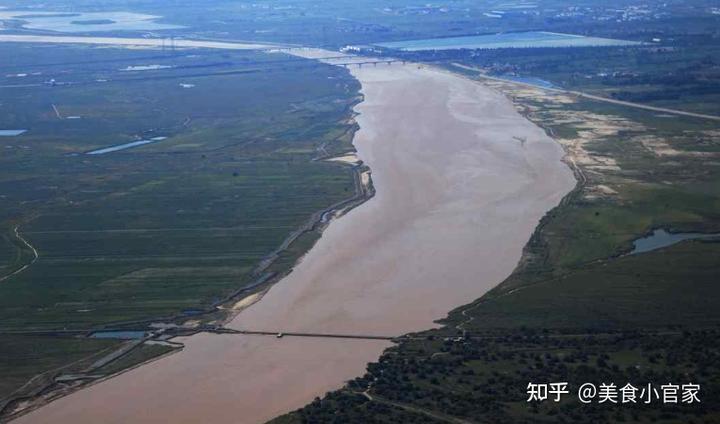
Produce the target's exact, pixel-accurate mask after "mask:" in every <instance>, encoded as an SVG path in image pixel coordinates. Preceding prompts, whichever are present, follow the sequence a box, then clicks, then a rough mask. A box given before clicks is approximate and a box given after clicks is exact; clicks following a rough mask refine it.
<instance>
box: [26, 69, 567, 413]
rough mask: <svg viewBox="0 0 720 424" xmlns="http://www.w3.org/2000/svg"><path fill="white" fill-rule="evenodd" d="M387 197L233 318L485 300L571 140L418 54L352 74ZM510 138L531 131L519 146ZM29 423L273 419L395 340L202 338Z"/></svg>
mask: <svg viewBox="0 0 720 424" xmlns="http://www.w3.org/2000/svg"><path fill="white" fill-rule="evenodd" d="M351 72H352V73H353V75H354V76H355V77H357V78H358V79H359V80H360V82H361V83H362V91H363V94H364V95H365V100H364V102H362V103H361V104H359V105H358V106H357V108H356V111H357V112H358V113H359V116H358V117H357V121H358V123H359V125H360V128H361V129H360V131H359V132H358V133H357V134H356V137H355V140H354V143H355V146H356V148H357V151H358V155H359V157H360V158H361V159H362V160H364V161H365V162H366V163H367V164H368V165H369V166H370V168H371V169H372V178H373V182H374V185H375V188H376V190H377V194H376V196H375V197H374V198H373V199H371V200H370V201H368V202H367V203H365V204H363V205H361V206H360V207H358V208H356V209H354V210H352V211H351V212H350V213H348V214H346V215H345V216H343V217H341V218H339V219H336V220H335V221H333V222H332V223H331V224H330V226H329V227H328V228H327V230H326V231H325V233H324V234H323V236H322V238H321V239H320V240H319V241H318V243H317V244H316V245H315V247H313V248H312V249H311V250H310V252H309V253H308V254H307V255H306V256H305V257H304V258H303V260H302V261H301V262H300V264H299V265H298V266H297V267H296V268H295V270H294V271H293V272H292V273H291V274H290V275H289V276H287V277H286V278H284V279H283V280H282V281H280V282H279V283H277V284H276V285H275V286H273V287H272V288H271V289H270V290H269V292H268V293H267V294H266V295H265V296H264V297H263V298H262V300H260V301H259V302H257V303H255V304H254V305H252V306H251V307H249V308H248V309H246V310H245V311H243V312H242V313H240V314H239V315H238V316H237V317H236V318H235V319H234V320H233V321H232V322H231V323H230V324H229V326H230V327H231V328H238V329H250V330H269V331H306V332H331V333H349V334H370V335H391V336H396V335H401V334H404V333H407V332H412V331H419V330H423V329H427V328H430V327H433V326H435V325H436V324H435V323H434V321H435V320H437V319H439V318H443V317H444V316H445V315H446V313H447V312H448V311H449V310H451V309H453V308H455V307H457V306H460V305H462V304H465V303H468V302H470V301H472V300H473V299H476V298H478V297H480V296H482V295H483V294H484V293H485V292H486V291H488V290H489V289H491V288H492V287H494V286H495V285H497V284H498V283H500V282H501V281H502V280H503V279H504V278H506V277H507V276H508V275H509V274H510V272H511V271H512V270H513V268H514V267H515V266H516V264H517V262H518V260H519V258H520V255H521V252H522V248H523V246H524V245H525V243H526V242H527V240H528V239H529V237H530V235H531V234H532V232H533V230H534V228H535V226H536V225H537V223H538V221H539V219H540V218H541V217H542V216H543V215H544V214H545V213H546V212H547V211H548V210H550V209H551V208H553V207H554V206H555V205H557V204H558V202H559V201H560V199H561V198H562V197H563V196H564V195H565V194H566V193H567V192H568V191H570V190H571V189H572V187H573V186H574V184H575V180H574V178H573V175H572V173H571V171H570V170H569V168H568V167H567V166H566V165H565V164H563V163H562V162H561V158H562V156H563V151H562V149H561V148H560V147H559V146H558V145H557V144H556V143H555V142H554V141H553V140H552V139H550V138H549V137H548V136H546V135H545V133H544V131H542V130H541V129H540V128H538V127H537V126H535V125H533V124H532V123H530V122H529V121H528V120H526V119H525V118H524V117H522V116H521V115H519V114H518V113H517V111H516V110H515V108H514V106H513V105H512V104H511V103H510V102H509V101H508V100H507V99H506V98H505V97H503V96H502V95H500V94H498V93H496V92H494V91H492V90H490V89H488V88H487V87H484V86H482V85H480V84H477V83H475V82H472V81H470V80H468V79H465V78H462V77H459V76H455V75H451V74H449V73H446V72H443V71H440V70H436V69H432V68H427V67H419V66H418V65H378V66H377V67H373V66H364V67H362V68H359V69H358V68H354V69H351ZM513 137H525V138H527V142H526V143H520V142H519V141H517V140H516V139H514V138H513ZM182 341H183V342H184V343H186V347H185V349H184V350H183V351H182V352H180V353H177V354H174V355H170V356H168V357H165V358H163V359H160V360H157V361H155V362H152V363H150V364H147V365H145V366H142V367H139V368H135V369H133V370H130V371H128V372H125V373H123V374H121V375H119V376H117V377H115V378H112V379H109V380H106V381H103V382H100V383H98V384H95V385H92V386H90V387H88V388H86V389H83V390H81V391H78V392H76V393H73V394H71V395H69V396H66V397H63V398H61V399H59V400H56V401H54V402H52V403H51V404H49V405H47V406H45V407H43V408H40V409H38V410H36V411H34V412H31V413H30V414H27V415H25V416H23V417H21V418H20V419H18V420H17V422H18V423H56V424H58V423H68V424H69V423H73V424H75V423H130V422H131V423H167V422H172V423H200V422H232V423H261V422H264V421H266V420H268V419H270V418H272V417H274V416H277V415H278V414H282V413H285V412H288V411H290V410H293V409H295V408H298V407H301V406H303V405H304V404H305V403H307V402H308V401H311V400H312V399H313V398H314V397H315V396H322V395H323V394H324V393H325V392H326V391H328V390H332V389H335V388H339V387H341V386H342V385H343V383H344V382H345V381H347V380H348V379H351V378H353V377H355V376H358V375H361V374H363V372H364V369H365V366H366V363H367V362H370V361H373V360H375V359H377V358H378V356H379V355H380V354H381V353H382V351H383V349H385V348H386V347H388V346H389V345H390V344H389V342H385V341H370V340H345V339H320V338H296V337H284V338H282V339H276V338H274V337H267V336H264V337H263V336H240V335H213V334H199V335H196V336H192V337H189V338H186V339H185V340H182Z"/></svg>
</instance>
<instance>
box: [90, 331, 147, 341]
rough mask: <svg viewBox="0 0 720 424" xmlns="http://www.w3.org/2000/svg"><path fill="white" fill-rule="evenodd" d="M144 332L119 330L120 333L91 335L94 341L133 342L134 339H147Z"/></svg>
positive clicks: (98, 332) (96, 333)
mask: <svg viewBox="0 0 720 424" xmlns="http://www.w3.org/2000/svg"><path fill="white" fill-rule="evenodd" d="M145 334H146V333H145V332H144V331H135V330H119V331H97V332H95V333H92V334H91V335H90V337H91V338H93V339H124V340H133V339H142V338H143V337H145Z"/></svg>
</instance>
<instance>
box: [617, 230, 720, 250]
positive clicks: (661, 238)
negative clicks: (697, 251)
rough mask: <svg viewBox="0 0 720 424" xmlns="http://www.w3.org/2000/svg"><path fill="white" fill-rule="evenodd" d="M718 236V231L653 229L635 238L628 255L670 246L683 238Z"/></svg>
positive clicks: (693, 238)
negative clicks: (672, 231)
mask: <svg viewBox="0 0 720 424" xmlns="http://www.w3.org/2000/svg"><path fill="white" fill-rule="evenodd" d="M715 237H720V233H716V234H708V233H668V232H667V231H665V230H663V229H659V230H655V231H653V232H652V234H650V235H649V236H646V237H643V238H640V239H637V240H635V241H634V242H633V250H632V251H631V252H630V253H629V254H630V255H634V254H638V253H645V252H651V251H653V250H657V249H661V248H663V247H668V246H672V245H673V244H676V243H680V242H681V241H684V240H695V239H711V238H715Z"/></svg>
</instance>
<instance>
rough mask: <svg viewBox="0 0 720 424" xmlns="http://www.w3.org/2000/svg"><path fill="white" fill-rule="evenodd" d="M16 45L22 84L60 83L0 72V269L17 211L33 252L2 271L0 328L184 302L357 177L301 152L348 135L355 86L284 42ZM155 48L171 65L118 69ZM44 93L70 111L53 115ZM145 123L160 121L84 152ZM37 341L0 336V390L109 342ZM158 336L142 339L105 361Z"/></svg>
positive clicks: (248, 265)
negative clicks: (282, 49)
mask: <svg viewBox="0 0 720 424" xmlns="http://www.w3.org/2000/svg"><path fill="white" fill-rule="evenodd" d="M29 47H30V46H17V45H2V46H0V50H1V51H3V55H4V56H5V55H6V54H7V57H8V58H11V59H10V60H8V62H4V63H3V64H0V69H4V71H6V72H7V73H8V74H9V73H11V72H12V71H13V70H15V72H21V71H22V70H30V69H33V70H37V71H39V72H42V75H39V76H38V75H30V76H28V77H27V79H26V80H24V81H23V82H24V83H28V84H32V83H42V81H45V80H47V79H49V78H56V80H57V81H59V82H72V83H73V84H72V85H57V86H50V85H45V84H40V85H39V86H30V87H16V88H3V96H4V97H3V102H1V103H0V128H26V129H28V132H27V133H26V134H24V135H22V136H20V137H13V138H3V140H2V142H3V146H2V148H3V154H2V155H0V169H1V171H0V229H1V230H2V232H1V233H0V234H1V235H2V236H1V237H0V269H1V270H2V274H1V275H6V274H9V273H10V272H12V271H13V270H15V269H18V268H19V267H21V266H22V265H23V264H26V263H28V262H29V260H30V259H31V255H30V250H29V249H27V248H26V247H23V245H22V243H20V242H19V241H18V240H17V239H16V238H15V236H14V233H13V229H14V227H15V225H18V224H19V225H20V234H21V236H22V237H24V238H26V239H27V240H28V241H29V242H30V243H31V244H32V245H33V246H34V247H35V248H36V249H37V251H38V253H39V258H38V260H37V261H36V262H35V263H33V264H32V265H31V266H30V267H29V268H27V269H26V270H25V271H23V272H21V273H19V274H17V275H14V276H12V277H10V278H9V279H7V280H5V281H3V282H2V283H0V329H1V330H5V331H6V330H22V331H27V330H32V329H45V330H61V329H88V328H98V327H103V326H112V325H121V323H124V322H129V321H151V320H158V319H161V318H163V317H171V316H178V315H179V316H183V315H188V316H189V315H191V314H193V313H195V312H196V311H198V310H202V309H205V308H207V307H209V306H211V305H212V304H213V303H214V302H217V301H219V300H221V299H223V298H224V297H225V296H227V295H228V294H231V293H233V292H235V291H236V290H238V289H239V288H242V287H243V286H245V285H247V284H249V283H251V282H252V281H253V276H252V270H253V269H254V268H255V266H256V265H257V264H258V263H259V262H260V261H261V260H262V259H263V258H264V257H265V256H266V255H268V254H269V253H271V252H273V251H274V250H275V249H276V248H277V247H278V246H279V245H280V244H281V243H282V242H283V240H285V238H286V237H288V236H289V235H290V234H291V233H292V232H293V231H295V230H296V229H297V228H298V227H300V226H301V225H303V224H304V223H305V222H307V220H309V219H310V217H311V216H312V215H313V214H314V213H315V212H317V211H319V210H322V209H325V208H327V207H329V206H330V205H332V204H334V203H336V202H339V201H341V200H344V199H346V198H349V197H351V196H352V195H353V194H354V181H353V176H352V173H351V171H350V170H349V169H348V168H347V167H343V166H340V165H337V164H331V163H328V162H324V161H321V160H313V159H315V158H316V156H317V155H318V153H317V149H318V147H319V146H321V145H324V146H325V150H327V151H329V152H331V153H332V152H343V151H347V150H349V149H352V145H351V137H352V132H353V130H354V128H355V127H354V124H353V123H352V121H351V120H350V118H351V117H352V106H353V105H354V103H355V102H356V101H357V91H358V88H359V86H358V83H357V82H356V81H355V80H354V79H352V78H351V77H350V75H349V74H348V72H347V71H346V70H343V69H341V68H336V67H331V66H328V65H322V64H318V63H316V62H311V61H306V60H302V59H293V58H290V57H288V56H284V55H281V54H274V55H267V54H260V53H253V52H222V53H218V52H208V51H202V50H198V51H192V52H176V53H162V52H158V51H143V52H141V51H132V50H123V49H113V48H92V47H72V46H70V47H68V46H43V47H38V48H35V49H32V48H29ZM191 53H192V54H191ZM286 61H290V62H292V63H291V65H292V66H290V67H288V66H286V65H282V63H284V62H286ZM152 63H162V64H169V65H172V66H174V68H172V69H165V70H161V71H145V72H125V71H120V69H123V68H125V67H127V66H131V65H137V64H152ZM279 63H280V64H279ZM231 72H232V73H231ZM3 75H6V73H3ZM98 80H107V82H98ZM14 82H15V80H13V79H12V78H10V77H5V76H2V77H0V84H13V83H14ZM180 83H191V84H195V87H194V88H189V89H185V88H182V87H180ZM53 104H54V105H55V106H56V107H57V108H58V110H59V111H60V113H61V115H62V116H63V117H67V116H73V115H76V116H80V117H81V118H80V119H75V120H69V119H58V117H57V116H56V115H55V112H54V111H53V109H52V105H53ZM155 136H166V137H168V138H167V139H166V140H164V141H162V142H159V143H156V144H154V145H147V146H143V147H139V148H135V149H129V150H125V151H118V152H114V153H109V154H106V155H98V156H91V155H85V154H84V152H87V151H89V150H92V149H97V148H101V147H106V146H111V145H116V144H120V143H125V142H128V141H132V140H134V139H136V138H149V137H155ZM316 238H317V234H308V235H306V236H303V237H301V239H299V240H298V243H296V244H294V245H292V246H291V248H290V249H289V250H288V251H287V252H284V253H283V254H282V255H281V258H280V260H279V261H278V262H277V263H276V264H274V265H273V270H274V271H276V272H280V273H282V272H285V271H287V270H288V269H289V268H290V267H291V266H292V265H293V264H294V262H295V261H296V260H297V258H298V257H299V256H300V255H302V254H303V253H304V252H305V251H306V250H307V249H308V248H309V247H310V246H311V245H312V243H313V242H314V241H315V239H316ZM3 340H4V339H3ZM13 340H15V339H13ZM18 340H19V339H18ZM23 340H24V339H23ZM39 340H40V339H39ZM40 341H41V342H42V346H40V347H39V348H38V349H37V352H36V354H33V355H30V356H28V355H27V354H26V353H25V352H26V351H27V349H26V348H22V349H21V348H17V349H11V350H7V351H6V352H4V353H6V354H7V355H3V359H2V361H0V376H2V379H3V382H4V383H5V385H6V386H5V389H4V390H5V393H9V392H10V391H12V389H13V388H17V387H19V386H20V385H22V384H23V383H24V382H25V381H27V380H28V379H29V378H31V377H32V376H33V375H35V374H37V373H39V372H41V371H43V370H45V369H47V368H48V367H49V366H60V365H62V364H64V363H68V362H70V361H71V360H74V358H76V357H77V356H78V355H79V354H80V353H82V354H89V353H92V352H97V351H98V350H100V349H102V348H104V347H105V346H107V345H109V344H112V343H113V342H107V341H92V340H90V341H85V340H79V339H78V340H75V339H72V340H71V341H72V343H71V342H69V341H67V339H60V338H49V339H41V340H40ZM40 341H38V342H37V343H40ZM55 342H57V345H54V344H53V343H55ZM9 343H10V342H9ZM12 343H15V341H12ZM3 347H5V344H4V341H3ZM76 351H77V354H78V355H76V354H75V353H74V352H76ZM161 352H164V350H163V349H162V348H157V347H153V348H147V349H146V348H142V349H139V350H138V351H137V352H132V353H131V354H130V355H128V356H127V357H125V358H123V359H122V360H120V361H118V362H117V363H111V364H110V365H108V366H107V367H106V368H107V369H106V370H105V371H107V372H114V371H117V370H119V369H121V368H122V367H124V366H127V365H128V364H130V363H135V362H137V361H139V360H142V359H144V358H147V357H150V356H152V355H156V354H158V353H161ZM138 355H139V356H138ZM45 361H48V362H47V364H48V365H47V366H46V365H45V363H46V362H45ZM18 364H22V366H18ZM6 376H7V379H6V378H5V377H6ZM0 397H2V395H0Z"/></svg>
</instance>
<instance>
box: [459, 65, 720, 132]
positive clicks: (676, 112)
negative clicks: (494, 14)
mask: <svg viewBox="0 0 720 424" xmlns="http://www.w3.org/2000/svg"><path fill="white" fill-rule="evenodd" d="M453 66H456V67H458V68H462V69H467V70H471V71H476V72H477V71H479V69H477V68H473V67H472V66H466V65H463V64H460V63H453ZM477 76H478V77H479V78H482V79H487V80H493V81H500V82H506V83H508V84H515V85H523V86H527V87H533V88H539V89H541V90H545V91H553V92H556V93H563V94H570V95H573V96H578V97H583V98H586V99H590V100H597V101H600V102H606V103H612V104H616V105H620V106H627V107H632V108H636V109H644V110H649V111H652V112H660V113H669V114H672V115H681V116H690V117H693V118H700V119H711V120H713V121H720V116H717V115H706V114H704V113H695V112H688V111H684V110H678V109H669V108H665V107H656V106H650V105H644V104H641V103H633V102H626V101H623V100H616V99H610V98H608V97H603V96H596V95H594V94H587V93H583V92H581V91H573V90H563V89H561V88H550V87H542V86H539V85H535V84H529V83H525V82H519V81H513V80H508V79H503V78H497V77H491V76H489V75H484V74H479V75H477Z"/></svg>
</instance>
